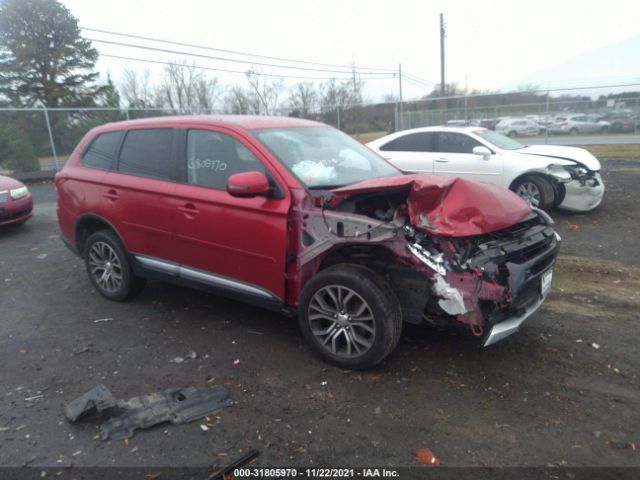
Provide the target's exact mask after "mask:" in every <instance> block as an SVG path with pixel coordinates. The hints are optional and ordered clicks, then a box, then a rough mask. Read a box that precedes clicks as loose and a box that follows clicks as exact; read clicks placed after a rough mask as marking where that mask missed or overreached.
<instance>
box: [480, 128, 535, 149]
mask: <svg viewBox="0 0 640 480" xmlns="http://www.w3.org/2000/svg"><path fill="white" fill-rule="evenodd" d="M474 133H475V134H476V135H478V136H479V137H481V138H483V139H485V140H486V141H487V142H489V143H492V144H494V145H495V146H496V147H498V148H501V149H502V150H519V149H521V148H524V147H526V145H523V144H521V143H520V142H517V141H515V140H514V139H513V138H509V137H507V136H506V135H502V134H500V133H496V132H494V131H493V130H485V129H482V130H479V131H477V132H474Z"/></svg>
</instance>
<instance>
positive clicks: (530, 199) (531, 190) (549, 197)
mask: <svg viewBox="0 0 640 480" xmlns="http://www.w3.org/2000/svg"><path fill="white" fill-rule="evenodd" d="M511 189H512V190H513V191H514V192H515V193H516V194H517V195H519V196H520V197H521V198H522V199H523V200H525V201H526V202H527V203H529V205H531V206H532V207H537V208H539V209H541V210H545V211H548V210H551V209H552V208H553V206H554V203H555V198H556V195H555V190H554V188H553V185H552V184H551V183H550V182H549V180H547V179H546V178H544V177H543V176H540V175H527V176H525V177H523V178H522V179H520V180H518V181H517V182H516V183H515V185H513V186H512V187H511Z"/></svg>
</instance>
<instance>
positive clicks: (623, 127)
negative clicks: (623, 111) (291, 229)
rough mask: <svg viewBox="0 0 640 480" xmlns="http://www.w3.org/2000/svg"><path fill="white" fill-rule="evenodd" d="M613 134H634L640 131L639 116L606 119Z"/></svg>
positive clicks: (618, 116)
mask: <svg viewBox="0 0 640 480" xmlns="http://www.w3.org/2000/svg"><path fill="white" fill-rule="evenodd" d="M607 120H608V121H609V123H610V124H611V127H610V129H609V131H610V132H613V133H634V132H637V131H638V130H640V115H615V116H610V117H608V118H607Z"/></svg>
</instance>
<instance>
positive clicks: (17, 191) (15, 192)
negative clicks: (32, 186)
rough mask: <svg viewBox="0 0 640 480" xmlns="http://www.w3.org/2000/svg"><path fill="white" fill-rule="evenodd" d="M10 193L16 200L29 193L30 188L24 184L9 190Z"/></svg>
mask: <svg viewBox="0 0 640 480" xmlns="http://www.w3.org/2000/svg"><path fill="white" fill-rule="evenodd" d="M9 195H11V198H13V199H14V200H19V199H21V198H24V197H26V196H27V195H29V189H28V188H27V187H24V186H23V187H18V188H14V189H12V190H9Z"/></svg>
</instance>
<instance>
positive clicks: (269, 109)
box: [245, 67, 284, 115]
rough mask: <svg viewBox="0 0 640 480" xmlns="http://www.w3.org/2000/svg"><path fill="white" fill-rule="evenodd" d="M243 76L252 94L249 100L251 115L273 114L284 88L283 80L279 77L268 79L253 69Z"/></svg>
mask: <svg viewBox="0 0 640 480" xmlns="http://www.w3.org/2000/svg"><path fill="white" fill-rule="evenodd" d="M245 76H246V77H247V81H248V82H249V86H250V87H251V91H252V93H253V98H252V99H251V106H252V110H253V112H252V113H255V114H263V113H264V114H265V115H273V114H275V113H276V111H277V110H278V107H279V103H280V94H281V93H282V90H283V88H284V81H283V79H282V78H279V77H278V78H275V79H269V77H267V76H266V75H263V74H262V72H261V71H260V70H258V69H256V68H255V67H251V68H250V69H249V70H247V71H246V72H245Z"/></svg>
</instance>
